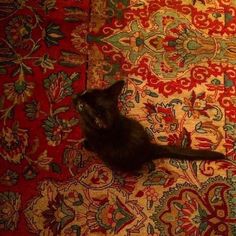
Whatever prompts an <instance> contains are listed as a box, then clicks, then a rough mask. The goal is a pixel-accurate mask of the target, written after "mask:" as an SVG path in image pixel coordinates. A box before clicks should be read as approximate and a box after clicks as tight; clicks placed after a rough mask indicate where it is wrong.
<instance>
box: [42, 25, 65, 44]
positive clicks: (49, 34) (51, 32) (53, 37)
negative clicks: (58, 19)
mask: <svg viewBox="0 0 236 236" xmlns="http://www.w3.org/2000/svg"><path fill="white" fill-rule="evenodd" d="M63 38H64V34H63V33H62V32H61V30H60V26H59V25H56V24H54V23H50V24H49V25H48V26H47V28H46V29H45V42H46V44H47V46H48V47H51V46H55V45H59V41H60V40H62V39H63Z"/></svg>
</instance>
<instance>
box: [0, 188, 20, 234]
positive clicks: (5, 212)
mask: <svg viewBox="0 0 236 236" xmlns="http://www.w3.org/2000/svg"><path fill="white" fill-rule="evenodd" d="M20 205H21V196H20V194H18V193H14V192H3V193H0V218H1V225H0V229H1V230H2V229H4V230H11V231H14V230H15V229H16V228H17V224H18V220H19V212H18V211H19V209H20Z"/></svg>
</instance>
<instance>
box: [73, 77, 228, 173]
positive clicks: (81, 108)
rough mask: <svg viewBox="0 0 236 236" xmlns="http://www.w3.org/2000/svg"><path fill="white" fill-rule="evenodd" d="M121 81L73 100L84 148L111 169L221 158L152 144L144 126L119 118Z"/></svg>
mask: <svg viewBox="0 0 236 236" xmlns="http://www.w3.org/2000/svg"><path fill="white" fill-rule="evenodd" d="M123 86H124V81H118V82H116V83H115V84H113V85H112V86H110V87H108V88H106V89H93V90H87V91H85V92H83V93H82V94H78V95H77V96H76V97H75V98H74V104H75V107H76V110H77V111H78V112H79V114H80V120H81V127H82V130H83V131H84V133H85V137H86V142H85V145H86V147H87V148H88V149H90V150H91V151H94V152H96V153H97V154H98V155H99V157H100V158H101V159H102V160H103V161H104V162H106V163H107V164H108V165H109V166H111V167H112V168H116V169H119V170H125V171H129V170H136V169H139V168H140V167H141V166H142V164H143V163H145V162H147V161H149V160H152V159H157V158H166V157H170V158H177V159H185V160H216V159H223V158H224V155H223V154H221V153H218V152H213V151H206V150H192V149H184V148H181V147H175V146H162V145H158V144H152V143H151V142H150V139H149V137H148V135H147V133H146V131H145V130H144V128H143V126H142V125H141V124H139V123H138V122H137V121H135V120H133V119H130V118H127V117H125V116H123V115H121V114H120V112H119V109H118V106H117V103H118V96H119V94H120V93H121V90H122V88H123Z"/></svg>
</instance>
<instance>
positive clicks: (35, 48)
mask: <svg viewBox="0 0 236 236" xmlns="http://www.w3.org/2000/svg"><path fill="white" fill-rule="evenodd" d="M0 26H1V31H0V79H1V82H0V95H1V96H0V130H1V132H0V158H1V159H0V235H6V236H8V235H20V236H21V235H22V236H27V235H48V236H57V235H65V236H82V235H83V236H87V235H89V236H90V235H96V236H98V235H120V236H129V235H131V236H138V235H148V236H159V235H163V236H167V235H171V236H172V235H173V236H174V235H177V236H189V235H196V236H197V235H199V236H200V235H204V236H209V235H212V236H213V235H224V236H231V235H236V227H235V225H236V210H235V209H236V203H235V200H236V176H235V174H236V163H235V160H236V141H235V140H236V65H235V64H236V63H235V61H236V50H235V49H236V37H235V35H236V4H235V3H234V1H232V0H106V1H105V0H92V1H91V2H90V1H88V0H62V1H59V0H38V1H33V0H0ZM119 79H124V80H125V81H126V86H125V88H124V90H123V92H122V94H121V96H120V108H121V111H122V113H123V114H125V115H127V116H130V117H133V118H135V119H137V120H139V121H140V122H141V123H142V124H143V125H144V126H145V128H146V130H147V132H148V133H149V134H150V136H151V137H152V139H153V140H155V141H156V142H158V143H162V144H168V145H179V146H181V145H182V146H185V147H188V146H191V147H193V148H197V149H211V150H217V151H220V152H222V153H225V154H226V156H227V159H228V160H225V161H216V162H208V161H201V162H187V161H177V160H169V159H166V160H156V161H154V162H152V163H148V164H147V165H144V167H143V169H142V170H140V171H139V172H138V173H137V174H136V175H130V174H127V173H117V172H112V171H111V170H110V169H108V168H107V167H106V166H105V165H104V164H103V163H102V162H101V161H100V160H99V158H97V157H96V155H95V154H93V153H91V152H88V151H86V150H84V149H83V148H82V146H81V140H82V138H83V134H82V132H81V130H80V127H79V117H78V115H77V114H76V112H75V111H74V108H73V106H72V104H71V97H72V95H73V94H74V93H77V92H80V91H82V90H84V89H85V88H87V87H90V88H94V87H99V88H102V87H105V86H108V85H109V84H111V83H113V82H114V81H116V80H119ZM144 158H145V157H144Z"/></svg>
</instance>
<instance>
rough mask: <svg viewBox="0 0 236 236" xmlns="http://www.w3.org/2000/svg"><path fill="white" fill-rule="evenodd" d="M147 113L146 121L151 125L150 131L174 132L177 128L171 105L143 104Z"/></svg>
mask: <svg viewBox="0 0 236 236" xmlns="http://www.w3.org/2000/svg"><path fill="white" fill-rule="evenodd" d="M145 105H146V109H147V112H148V115H147V119H148V121H149V122H150V123H151V130H152V131H153V132H154V133H156V132H163V131H166V132H169V131H174V130H176V129H177V127H178V123H177V120H176V118H175V114H174V110H173V107H172V105H168V104H167V105H165V104H163V103H162V104H156V106H154V105H152V104H148V103H147V104H145Z"/></svg>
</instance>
